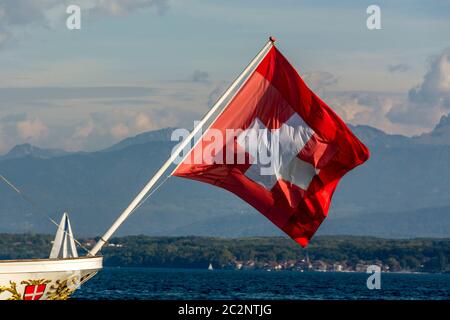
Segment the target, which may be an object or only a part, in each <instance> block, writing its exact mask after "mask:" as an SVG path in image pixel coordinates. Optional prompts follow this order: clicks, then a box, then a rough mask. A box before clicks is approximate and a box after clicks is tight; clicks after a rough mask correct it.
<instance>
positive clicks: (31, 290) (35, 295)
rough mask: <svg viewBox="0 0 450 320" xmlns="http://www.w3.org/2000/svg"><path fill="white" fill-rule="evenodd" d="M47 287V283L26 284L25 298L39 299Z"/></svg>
mask: <svg viewBox="0 0 450 320" xmlns="http://www.w3.org/2000/svg"><path fill="white" fill-rule="evenodd" d="M46 287H47V285H46V284H38V285H29V286H26V287H25V292H24V294H23V300H39V299H40V298H42V296H43V295H44V292H45V288H46Z"/></svg>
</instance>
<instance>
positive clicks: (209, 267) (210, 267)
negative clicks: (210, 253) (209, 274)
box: [208, 263, 214, 271]
mask: <svg viewBox="0 0 450 320" xmlns="http://www.w3.org/2000/svg"><path fill="white" fill-rule="evenodd" d="M208 270H209V271H213V270H214V268H213V266H212V264H211V263H210V264H209V266H208Z"/></svg>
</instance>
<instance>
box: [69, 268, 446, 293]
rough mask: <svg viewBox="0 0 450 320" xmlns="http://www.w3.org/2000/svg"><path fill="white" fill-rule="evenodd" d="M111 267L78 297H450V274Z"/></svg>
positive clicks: (83, 289)
mask: <svg viewBox="0 0 450 320" xmlns="http://www.w3.org/2000/svg"><path fill="white" fill-rule="evenodd" d="M368 276H369V275H368V274H365V273H316V272H313V273H300V272H292V271H276V272H274V271H272V272H268V271H250V270H249V271H234V270H214V271H208V270H190V269H189V270H188V269H151V268H105V269H103V270H102V271H101V272H100V273H99V274H97V275H96V276H95V277H94V278H92V279H91V280H90V281H88V282H87V283H86V284H84V285H83V286H82V287H81V288H80V289H79V290H77V291H76V292H75V294H74V295H73V298H75V299H439V300H440V299H450V274H393V273H382V274H381V289H380V290H369V289H368V288H367V286H366V281H367V277H368Z"/></svg>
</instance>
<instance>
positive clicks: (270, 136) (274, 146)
mask: <svg viewBox="0 0 450 320" xmlns="http://www.w3.org/2000/svg"><path fill="white" fill-rule="evenodd" d="M230 129H234V130H236V132H237V133H236V134H235V135H231V136H230V135H227V131H229V130H230ZM217 132H219V133H222V136H223V137H225V138H223V139H222V140H221V139H218V136H217ZM252 144H253V146H255V145H256V148H255V147H253V148H252V147H251V145H252ZM230 150H231V151H230ZM264 150H266V151H268V152H267V153H266V154H267V155H269V156H272V161H271V163H270V165H268V166H263V165H261V164H260V163H259V162H258V161H254V160H255V159H256V158H258V155H259V153H258V152H260V151H264ZM230 152H231V154H232V157H230V156H229V154H230ZM262 154H264V153H262ZM242 155H244V157H241V156H242ZM239 157H241V158H240V159H241V160H242V159H243V161H238V160H239V159H238V158H239ZM260 158H261V157H260ZM368 158H369V150H368V149H367V147H366V146H364V144H363V143H361V141H359V140H358V138H356V137H355V136H354V135H353V133H352V132H351V131H350V130H349V128H348V127H347V126H346V125H345V123H344V122H343V121H342V120H341V119H340V118H339V117H338V116H337V115H336V114H335V113H334V112H333V111H332V110H331V109H330V108H329V107H328V106H327V105H326V104H325V102H323V101H322V100H321V99H320V98H319V97H318V96H316V95H315V94H314V93H313V92H312V91H311V90H310V89H309V88H308V87H307V86H306V84H305V83H304V82H303V80H302V79H301V78H300V76H299V75H298V73H297V72H296V71H295V69H294V68H293V67H292V66H291V64H290V63H289V62H288V61H287V60H286V58H285V57H284V56H283V55H282V54H281V53H280V51H278V49H277V48H276V47H275V46H272V48H271V49H270V50H269V52H268V53H267V55H266V56H265V57H264V58H263V59H262V61H261V62H260V63H259V65H258V66H257V67H256V69H255V70H254V71H253V72H252V73H251V75H250V76H249V78H248V79H247V81H246V82H245V83H244V85H243V86H242V87H241V88H240V89H239V91H238V92H237V93H236V95H235V96H234V97H233V99H232V100H231V101H230V102H229V103H228V105H227V106H226V108H225V109H224V111H223V112H222V113H221V114H220V115H219V116H218V118H217V119H216V120H215V121H214V122H213V123H212V125H211V126H210V127H209V129H208V130H207V131H206V132H205V134H204V135H203V136H202V139H201V141H200V142H199V143H197V144H196V145H195V147H194V148H193V149H192V150H191V151H190V152H189V154H188V156H187V157H186V158H185V160H184V161H183V162H182V163H181V164H180V165H179V166H178V167H177V168H176V170H175V171H174V172H173V175H176V176H180V177H185V178H189V179H194V180H199V181H203V182H207V183H210V184H212V185H215V186H218V187H221V188H224V189H226V190H229V191H231V192H233V193H234V194H236V195H237V196H239V197H240V198H242V199H243V200H244V201H246V202H248V203H249V204H250V205H252V206H253V207H254V208H256V209H257V210H258V211H260V212H261V213H262V214H263V215H264V216H266V217H267V218H268V219H269V220H270V221H272V222H273V223H274V224H275V225H276V226H278V227H279V228H280V229H281V230H283V231H284V232H285V233H287V234H288V235H289V236H290V237H291V238H293V239H294V240H295V241H296V242H298V243H299V244H300V245H301V246H303V247H305V246H306V245H307V244H308V242H309V240H310V239H311V238H312V236H313V235H314V233H315V232H316V230H317V229H318V228H319V226H320V224H321V223H322V221H323V220H324V219H325V217H326V216H327V213H328V209H329V206H330V202H331V198H332V195H333V192H334V190H335V188H336V186H337V184H338V182H339V180H340V178H341V177H342V176H344V175H345V173H347V172H348V171H350V170H351V169H353V168H354V167H356V166H358V165H360V164H362V163H363V162H364V161H366V160H367V159H368Z"/></svg>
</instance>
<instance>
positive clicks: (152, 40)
mask: <svg viewBox="0 0 450 320" xmlns="http://www.w3.org/2000/svg"><path fill="white" fill-rule="evenodd" d="M71 4H76V5H79V6H80V8H81V29H80V30H69V29H67V27H66V19H67V17H68V16H69V15H68V14H67V13H66V8H67V6H68V5H71ZM372 4H376V5H378V6H379V7H380V9H381V29H380V30H369V29H368V28H367V26H366V20H367V18H368V17H369V14H367V12H366V9H367V7H368V6H369V5H372ZM449 17H450V0H430V1H425V0H423V1H417V0H408V1H403V0H397V1H377V2H372V1H361V0H359V1H294V0H291V1H288V0H280V1H267V0H259V1H245V2H244V1H237V0H227V1H221V0H220V1H219V0H217V1H211V0H209V1H206V0H183V1H182V0H134V1H132V0H70V1H69V0H68V1H64V0H42V1H36V0H0V154H3V153H6V152H8V150H9V149H11V148H12V147H13V146H14V145H17V144H22V143H31V144H33V145H36V146H39V147H44V148H60V149H65V150H69V151H77V150H86V151H92V150H99V149H102V148H105V147H108V146H110V145H111V144H113V143H115V142H118V141H120V140H122V139H124V138H126V137H129V136H133V135H136V134H138V133H141V132H145V131H149V130H155V129H160V128H164V127H168V126H171V127H186V128H191V127H192V125H193V121H194V120H196V119H199V118H201V116H202V115H203V114H204V113H205V112H206V111H207V110H208V108H209V107H211V104H212V102H213V101H214V99H215V98H217V96H218V95H220V93H221V92H223V91H224V90H225V89H226V87H227V85H228V84H230V83H231V81H232V80H233V79H234V78H235V77H236V76H237V75H238V74H239V73H240V72H241V71H242V70H243V68H244V67H245V66H246V65H247V63H248V62H249V61H250V60H251V58H253V56H254V55H255V54H256V53H257V52H258V51H259V49H260V48H261V47H262V46H263V45H264V43H265V42H266V41H267V38H268V36H269V35H274V36H275V37H276V38H277V39H278V41H277V46H278V48H279V49H280V50H281V51H282V52H283V54H284V55H285V56H286V57H287V58H288V59H289V60H290V61H291V63H292V64H293V65H294V66H295V67H296V69H297V70H298V71H299V73H300V75H301V76H302V77H303V78H304V79H305V81H306V82H307V83H308V85H309V86H310V87H311V88H312V89H313V90H314V91H316V92H317V93H318V94H319V95H320V96H321V97H322V98H323V99H324V100H325V101H326V102H327V103H328V104H329V105H330V107H331V108H333V109H334V110H335V111H336V112H337V113H338V114H339V115H340V116H341V117H342V118H343V119H344V120H345V121H347V122H349V123H352V124H364V125H370V126H373V127H376V128H379V129H381V130H384V131H386V132H388V133H399V134H404V135H409V136H411V135H417V134H420V133H423V132H427V131H430V130H431V129H432V128H433V127H434V126H435V125H436V123H437V122H438V121H439V119H440V117H441V116H442V115H445V114H447V113H449V112H450V36H449V35H450V19H449Z"/></svg>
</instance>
